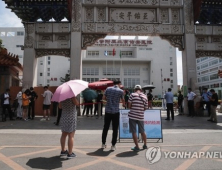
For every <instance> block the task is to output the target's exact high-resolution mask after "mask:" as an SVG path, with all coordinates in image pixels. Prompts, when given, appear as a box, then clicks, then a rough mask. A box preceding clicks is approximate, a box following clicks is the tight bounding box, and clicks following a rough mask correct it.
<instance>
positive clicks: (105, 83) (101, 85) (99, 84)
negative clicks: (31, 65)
mask: <svg viewBox="0 0 222 170" xmlns="http://www.w3.org/2000/svg"><path fill="white" fill-rule="evenodd" d="M88 86H89V88H90V89H94V90H106V88H107V87H110V86H113V81H111V80H108V79H101V80H99V81H95V82H92V83H89V85H88Z"/></svg>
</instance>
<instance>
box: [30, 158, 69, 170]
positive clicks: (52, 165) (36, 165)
mask: <svg viewBox="0 0 222 170" xmlns="http://www.w3.org/2000/svg"><path fill="white" fill-rule="evenodd" d="M65 160H67V159H64V158H60V156H54V157H51V158H44V157H39V158H33V159H30V160H29V161H28V162H27V163H26V165H27V166H29V167H31V168H32V169H57V168H61V167H62V161H65Z"/></svg>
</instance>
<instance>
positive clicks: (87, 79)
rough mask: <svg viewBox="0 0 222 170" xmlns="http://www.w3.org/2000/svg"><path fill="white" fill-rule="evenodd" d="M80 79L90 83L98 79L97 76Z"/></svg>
mask: <svg viewBox="0 0 222 170" xmlns="http://www.w3.org/2000/svg"><path fill="white" fill-rule="evenodd" d="M82 80H84V81H87V82H89V83H92V82H94V81H99V78H83V79H82Z"/></svg>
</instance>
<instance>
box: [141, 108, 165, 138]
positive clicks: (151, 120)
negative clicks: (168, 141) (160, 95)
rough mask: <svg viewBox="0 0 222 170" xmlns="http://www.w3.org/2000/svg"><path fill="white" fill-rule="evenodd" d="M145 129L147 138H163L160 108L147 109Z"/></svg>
mask: <svg viewBox="0 0 222 170" xmlns="http://www.w3.org/2000/svg"><path fill="white" fill-rule="evenodd" d="M144 129H145V132H146V136H147V139H163V135H162V122H161V111H160V110H152V109H151V110H146V111H145V113H144Z"/></svg>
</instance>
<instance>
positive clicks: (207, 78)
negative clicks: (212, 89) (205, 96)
mask: <svg viewBox="0 0 222 170" xmlns="http://www.w3.org/2000/svg"><path fill="white" fill-rule="evenodd" d="M201 81H202V82H204V81H209V76H204V77H201Z"/></svg>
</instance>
